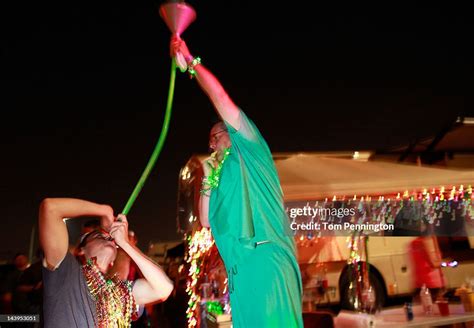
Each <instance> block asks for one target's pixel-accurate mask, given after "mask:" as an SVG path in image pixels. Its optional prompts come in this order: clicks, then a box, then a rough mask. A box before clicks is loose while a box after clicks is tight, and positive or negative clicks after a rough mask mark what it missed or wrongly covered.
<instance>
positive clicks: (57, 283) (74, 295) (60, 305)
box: [43, 252, 96, 328]
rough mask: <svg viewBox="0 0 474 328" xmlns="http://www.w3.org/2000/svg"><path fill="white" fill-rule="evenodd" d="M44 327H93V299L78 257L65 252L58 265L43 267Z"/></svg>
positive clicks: (94, 320) (94, 314)
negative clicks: (49, 268) (53, 267)
mask: <svg viewBox="0 0 474 328" xmlns="http://www.w3.org/2000/svg"><path fill="white" fill-rule="evenodd" d="M43 285H44V294H43V304H44V308H43V315H44V327H46V328H50V327H62V328H63V327H81V328H85V327H95V326H96V319H95V318H96V309H95V302H94V300H93V298H92V296H91V294H90V292H89V289H88V287H87V285H86V281H85V279H84V275H83V274H82V268H81V265H80V263H79V262H78V260H76V258H75V257H74V256H73V255H72V254H71V253H69V252H68V253H67V255H66V257H65V258H64V260H63V261H62V262H61V264H60V265H59V267H58V268H57V269H56V270H54V271H51V270H48V269H46V268H45V267H43Z"/></svg>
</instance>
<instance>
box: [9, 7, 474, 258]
mask: <svg viewBox="0 0 474 328" xmlns="http://www.w3.org/2000/svg"><path fill="white" fill-rule="evenodd" d="M189 3H190V4H192V5H193V7H194V8H195V9H196V11H197V20H196V21H195V22H194V23H193V24H191V26H190V27H189V28H188V30H187V31H186V32H185V33H184V34H183V38H184V39H185V40H187V41H188V45H189V47H190V49H191V51H192V52H193V53H194V54H195V55H199V56H200V57H201V58H202V60H203V63H204V64H205V65H206V66H207V67H209V68H210V69H211V70H212V71H213V72H214V73H215V74H216V75H217V76H218V77H219V79H220V80H221V82H222V83H223V84H224V86H225V87H226V89H227V91H228V92H229V94H230V95H231V97H232V98H233V99H234V100H235V102H236V103H237V104H238V105H239V106H240V107H241V108H243V109H244V110H245V112H246V113H247V115H248V116H250V117H251V118H252V119H253V120H254V121H255V122H256V124H257V125H258V126H259V128H260V130H261V131H262V133H263V135H264V136H265V137H266V139H267V141H268V143H269V145H270V148H271V149H272V150H273V151H302V150H308V151H318V150H364V149H372V150H373V149H386V148H390V147H393V146H397V145H402V144H406V143H408V142H409V141H410V140H412V139H413V138H414V137H423V136H430V135H433V134H435V133H436V132H438V131H439V130H440V129H442V128H443V127H444V126H445V125H446V124H450V123H451V122H452V121H453V120H455V118H456V117H457V116H459V115H462V114H464V115H473V114H474V113H472V102H471V101H470V99H472V98H469V99H468V95H467V93H468V91H469V93H470V90H472V89H471V87H472V60H471V59H472V51H471V49H470V47H469V44H470V43H471V42H472V37H471V35H470V34H471V33H469V31H472V30H473V29H472V24H470V23H468V18H467V12H468V11H467V9H466V8H463V7H461V6H460V5H458V4H447V3H446V2H444V3H443V4H442V5H438V6H437V5H435V4H430V5H429V6H425V5H422V4H419V3H416V2H407V3H398V2H390V3H387V2H378V3H377V4H368V3H366V4H362V3H354V2H350V3H345V2H334V3H333V2H331V4H328V3H326V2H325V3H324V4H322V3H319V2H316V3H315V2H300V3H296V2H295V3H291V2H287V3H286V4H283V3H281V2H267V1H230V0H229V1H210V0H206V1H199V2H198V1H189ZM160 4H161V2H153V1H145V0H134V1H131V0H129V1H110V0H103V1H91V0H86V1H50V2H25V1H21V2H20V1H11V0H10V1H2V2H0V30H1V43H0V51H1V52H0V53H1V64H0V65H1V66H0V77H1V84H0V87H1V100H0V104H1V113H2V119H1V124H2V127H1V152H2V154H1V171H0V172H1V173H0V174H1V175H0V200H1V203H0V204H1V206H0V210H1V215H0V222H1V234H0V250H1V251H2V253H3V254H4V255H5V254H11V253H12V252H16V251H22V250H23V251H27V249H28V242H29V237H30V231H31V228H32V225H33V224H34V223H35V222H36V218H37V210H38V205H39V203H40V201H41V199H43V198H44V197H78V198H85V199H88V200H92V201H96V202H101V203H108V204H110V205H112V206H113V207H114V209H115V210H116V212H119V211H120V210H121V209H122V208H123V206H124V205H125V203H126V201H127V199H128V197H129V195H130V193H131V191H132V190H133V187H134V186H135V184H136V182H137V181H138V178H139V176H140V174H141V172H142V170H143V168H144V167H145V165H146V163H147V161H148V158H149V156H150V154H151V152H152V149H153V147H154V145H155V143H156V140H157V138H158V136H159V134H160V130H161V123H162V120H163V115H164V110H165V105H166V97H167V93H168V82H169V75H170V58H169V54H168V53H169V50H168V46H169V36H170V33H169V31H168V29H167V27H166V26H165V24H164V23H163V21H162V20H161V18H160V17H159V15H158V11H157V8H158V6H159V5H160ZM310 4H311V6H312V7H311V8H310V6H309V5H310ZM468 77H469V78H468ZM469 97H470V94H469ZM214 119H215V114H214V112H213V108H212V105H211V104H210V102H209V101H208V99H207V97H206V96H205V95H204V93H202V92H201V90H200V89H199V87H198V86H197V84H196V82H195V81H192V80H189V78H188V77H187V76H186V75H184V74H179V75H178V76H177V80H176V92H175V102H174V107H173V116H172V119H171V125H170V131H169V134H168V138H167V141H166V143H165V147H164V149H163V151H162V154H161V156H160V158H159V159H158V162H157V164H156V167H155V169H154V171H153V173H152V174H151V176H150V177H149V179H148V181H147V183H146V185H145V187H144V189H143V190H142V192H141V194H140V196H139V197H138V199H137V201H136V203H135V205H134V207H133V208H132V210H131V212H130V214H129V220H130V222H131V223H130V225H131V228H132V229H134V230H135V231H136V232H137V234H138V238H139V240H140V244H139V245H140V246H141V247H142V248H144V247H146V245H147V243H148V241H150V240H154V241H165V240H173V239H177V238H179V236H178V235H177V234H176V232H175V231H176V224H175V222H176V221H175V217H176V193H177V179H178V172H179V169H180V167H181V166H182V165H184V164H185V162H186V160H187V159H188V158H189V157H190V156H191V155H192V154H193V153H203V152H206V151H207V135H208V129H209V127H210V125H211V123H212V121H213V120H214Z"/></svg>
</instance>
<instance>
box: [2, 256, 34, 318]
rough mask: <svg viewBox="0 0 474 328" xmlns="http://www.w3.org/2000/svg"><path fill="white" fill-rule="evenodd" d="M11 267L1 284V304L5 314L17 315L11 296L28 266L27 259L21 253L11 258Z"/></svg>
mask: <svg viewBox="0 0 474 328" xmlns="http://www.w3.org/2000/svg"><path fill="white" fill-rule="evenodd" d="M13 266H14V268H13V270H11V271H9V272H7V273H6V275H5V279H4V281H3V282H2V288H1V289H2V292H3V294H2V303H3V307H4V309H3V310H4V311H5V314H9V313H18V312H15V308H14V307H13V294H14V293H15V290H16V287H17V285H18V282H19V280H20V278H21V276H22V274H23V272H24V271H25V270H26V269H27V268H28V267H29V266H30V262H29V260H28V257H27V256H26V255H25V254H23V253H17V254H16V255H15V256H14V257H13ZM18 301H19V300H18ZM2 314H3V313H2Z"/></svg>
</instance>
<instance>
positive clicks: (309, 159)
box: [275, 154, 474, 201]
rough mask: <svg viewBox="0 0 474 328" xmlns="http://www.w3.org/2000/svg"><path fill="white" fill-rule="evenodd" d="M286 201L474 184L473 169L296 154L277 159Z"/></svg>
mask: <svg viewBox="0 0 474 328" xmlns="http://www.w3.org/2000/svg"><path fill="white" fill-rule="evenodd" d="M275 164H276V167H277V171H278V174H279V176H280V181H281V186H282V189H283V193H284V197H285V200H286V201H291V200H303V199H304V200H313V199H314V200H316V199H324V198H326V197H327V198H332V197H333V196H348V197H352V196H354V195H357V196H365V195H371V196H379V195H390V194H396V193H398V192H404V191H405V190H408V191H409V192H412V191H414V190H417V191H419V190H420V189H423V188H427V189H428V190H430V189H431V188H436V189H438V188H439V187H441V186H444V187H445V188H446V189H447V190H449V189H451V188H452V186H456V187H459V186H460V185H464V187H465V188H466V187H467V186H468V185H470V184H474V169H473V170H470V171H458V170H452V169H443V168H432V167H423V166H421V167H420V166H415V165H409V164H397V163H387V162H375V161H365V162H364V161H357V160H351V159H341V158H330V157H321V156H320V155H314V154H297V155H293V156H290V157H288V158H286V159H276V160H275Z"/></svg>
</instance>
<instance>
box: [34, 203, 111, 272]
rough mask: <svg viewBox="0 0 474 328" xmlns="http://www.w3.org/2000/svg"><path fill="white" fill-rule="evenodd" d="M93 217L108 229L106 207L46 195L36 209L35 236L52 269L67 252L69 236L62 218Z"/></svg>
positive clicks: (108, 218)
mask: <svg viewBox="0 0 474 328" xmlns="http://www.w3.org/2000/svg"><path fill="white" fill-rule="evenodd" d="M80 216H97V217H100V218H101V225H102V227H103V228H104V229H106V230H108V229H109V228H110V226H111V225H112V222H113V221H114V213H113V210H112V208H111V207H110V206H108V205H101V204H96V203H92V202H89V201H86V200H81V199H74V198H46V199H44V200H43V201H42V202H41V205H40V210H39V220H38V225H39V238H40V243H41V247H42V249H43V251H44V260H45V262H46V264H47V267H48V268H50V269H53V268H56V267H57V266H58V265H59V263H61V261H62V260H63V259H64V257H65V256H66V254H67V252H68V246H69V239H68V233H67V227H66V222H65V221H64V219H65V218H77V217H80Z"/></svg>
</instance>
